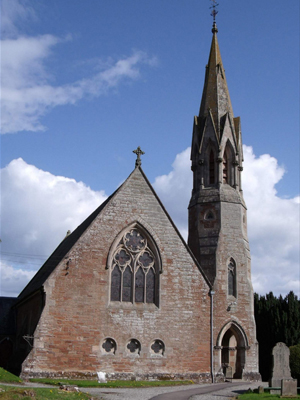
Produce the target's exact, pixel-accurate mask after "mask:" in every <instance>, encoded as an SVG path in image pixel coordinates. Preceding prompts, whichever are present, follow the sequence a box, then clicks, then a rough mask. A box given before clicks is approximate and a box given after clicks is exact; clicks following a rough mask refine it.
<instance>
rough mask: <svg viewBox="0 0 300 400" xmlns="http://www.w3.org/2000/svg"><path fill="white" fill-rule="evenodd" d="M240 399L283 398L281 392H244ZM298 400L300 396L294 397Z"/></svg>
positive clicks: (268, 399)
mask: <svg viewBox="0 0 300 400" xmlns="http://www.w3.org/2000/svg"><path fill="white" fill-rule="evenodd" d="M238 398H239V400H272V399H274V400H276V399H283V398H284V397H281V396H280V395H279V394H270V393H263V394H258V393H244V394H241V395H239V396H238ZM294 398H295V399H296V400H298V399H300V396H297V397H294Z"/></svg>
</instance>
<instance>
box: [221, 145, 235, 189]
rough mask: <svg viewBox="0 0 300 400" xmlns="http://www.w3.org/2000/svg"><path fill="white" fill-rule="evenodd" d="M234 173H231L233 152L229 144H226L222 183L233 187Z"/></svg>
mask: <svg viewBox="0 0 300 400" xmlns="http://www.w3.org/2000/svg"><path fill="white" fill-rule="evenodd" d="M233 179H234V171H233V152H232V149H231V146H230V145H229V142H227V145H226V148H225V150H224V155H223V183H227V184H228V185H230V186H233V183H234V182H233Z"/></svg>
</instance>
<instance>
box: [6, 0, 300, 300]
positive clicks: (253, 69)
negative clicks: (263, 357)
mask: <svg viewBox="0 0 300 400" xmlns="http://www.w3.org/2000/svg"><path fill="white" fill-rule="evenodd" d="M209 7H210V1H208V0H198V1H196V0H189V1H188V2H187V1H183V0H151V1H147V2H146V1H141V0H127V1H124V0H87V1H83V0H81V1H80V0H78V1H75V2H74V0H63V1H61V0H51V2H49V1H46V0H27V1H25V0H9V1H8V0H3V1H2V78H3V82H2V116H1V120H2V121H1V122H2V135H1V166H2V226H1V230H2V232H1V238H2V244H1V247H2V252H3V256H2V262H3V267H2V270H3V271H4V272H2V284H3V286H5V290H4V289H3V288H2V292H3V293H4V294H6V295H11V294H12V293H13V294H15V293H17V292H18V290H20V289H21V288H22V287H21V286H22V284H24V282H25V283H26V280H28V279H29V277H30V276H32V274H33V272H34V271H35V270H36V269H37V268H38V264H39V263H40V262H42V258H41V259H39V260H38V261H36V262H35V263H33V262H32V257H36V256H37V255H39V256H43V257H45V256H46V255H49V254H50V253H51V252H52V251H53V250H54V248H55V247H56V245H57V244H58V243H59V241H60V240H61V239H62V237H63V233H62V232H65V231H66V230H67V229H69V227H70V229H74V227H76V225H78V224H79V223H80V222H81V221H82V219H83V218H84V217H85V216H87V215H88V213H89V212H91V211H93V208H95V207H96V206H97V205H98V204H99V202H101V201H102V200H103V199H104V198H105V197H106V196H107V195H109V194H110V193H112V191H114V190H115V189H116V187H117V186H118V185H119V184H120V183H121V182H122V181H123V180H124V179H126V177H127V176H128V175H129V173H130V172H131V171H132V169H133V168H134V162H135V156H134V154H133V153H132V150H134V149H136V147H137V146H141V148H142V149H143V150H144V151H145V153H146V154H145V155H144V156H143V161H142V162H143V164H142V167H143V169H144V171H145V173H146V175H147V176H148V178H149V180H150V182H152V183H153V184H154V187H155V189H156V191H157V192H158V194H159V195H160V197H161V198H162V200H163V202H164V204H165V205H166V208H167V210H169V212H170V214H171V216H172V217H173V219H174V221H175V223H176V224H177V225H178V226H179V229H180V230H181V232H182V234H183V235H185V234H186V223H187V217H186V215H187V214H186V208H187V205H188V200H189V195H190V186H189V185H190V181H191V172H190V171H189V160H188V150H187V149H188V147H189V146H190V144H191V135H192V125H193V116H194V115H196V114H197V113H198V111H199V105H200V100H201V94H202V86H203V82H204V72H205V65H206V63H207V60H208V55H209V49H210V43H211V36H212V34H211V26H212V18H211V16H210V9H209ZM218 9H219V13H218V15H217V26H218V29H219V33H218V40H219V44H220V49H221V55H222V59H223V64H224V67H225V70H226V78H227V82H228V86H229V92H230V96H231V101H232V105H233V111H234V114H235V116H240V117H241V123H242V134H243V142H244V144H245V145H246V146H247V148H245V165H244V167H245V172H244V185H245V187H244V191H245V199H246V202H247V205H248V209H249V216H248V220H249V238H250V245H251V250H252V270H253V283H254V289H255V290H256V291H258V292H260V293H261V294H264V293H265V292H267V291H270V290H273V291H274V292H275V293H276V294H279V293H282V294H286V293H287V292H288V291H289V290H294V291H295V292H296V293H297V294H299V291H300V286H299V271H298V269H299V245H298V243H299V198H298V196H299V2H298V0H289V2H288V3H287V2H286V1H283V0H272V2H261V1H258V0H252V1H251V2H243V1H237V0H230V1H224V0H219V7H218ZM250 146H251V147H250ZM246 157H247V159H246ZM247 166H248V167H247ZM246 167H247V168H248V169H247V168H246ZM72 180H73V181H72ZM46 182H48V186H47V184H46ZM57 182H59V185H60V191H59V190H58V189H57V191H56V188H57ZM80 182H81V183H80ZM59 185H58V186H59ZM64 185H65V186H64ZM70 185H71V187H72V189H70ZM54 187H55V188H54ZM29 188H30V189H29ZM67 188H68V189H67ZM262 188H263V189H262ZM70 191H71V192H72V193H73V194H72V200H69V198H70ZM258 191H259V195H258V194H257V193H258ZM55 195H58V196H59V198H60V202H58V201H57V197H55ZM175 196H176V199H175ZM21 199H22V201H21ZM50 199H52V201H51V202H50ZM175 200H176V201H175ZM49 210H51V212H50V211H49ZM50 214H51V220H49V215H50ZM250 217H251V218H250ZM25 221H26V223H25ZM250 221H252V222H250ZM291 225H293V226H291ZM16 232H17V233H16ZM49 236H50V237H51V238H50V239H49ZM12 254H17V256H16V258H13V257H12ZM30 257H31V258H30ZM284 271H285V272H284ZM270 274H271V275H272V279H271V280H270ZM283 277H284V279H283ZM17 278H18V279H17ZM16 280H18V282H19V283H17V281H16ZM18 285H19V286H18ZM3 293H2V294H3Z"/></svg>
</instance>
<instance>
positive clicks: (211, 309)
mask: <svg viewBox="0 0 300 400" xmlns="http://www.w3.org/2000/svg"><path fill="white" fill-rule="evenodd" d="M214 294H215V292H214V291H213V290H211V291H210V292H209V295H210V373H211V380H212V383H214V382H215V376H214V330H213V329H214V297H213V296H214Z"/></svg>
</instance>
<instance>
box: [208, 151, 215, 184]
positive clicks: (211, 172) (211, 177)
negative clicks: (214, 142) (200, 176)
mask: <svg viewBox="0 0 300 400" xmlns="http://www.w3.org/2000/svg"><path fill="white" fill-rule="evenodd" d="M215 175H216V174H215V154H214V152H213V150H212V149H211V150H210V153H209V184H210V185H213V184H214V183H215V181H216V176H215Z"/></svg>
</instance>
